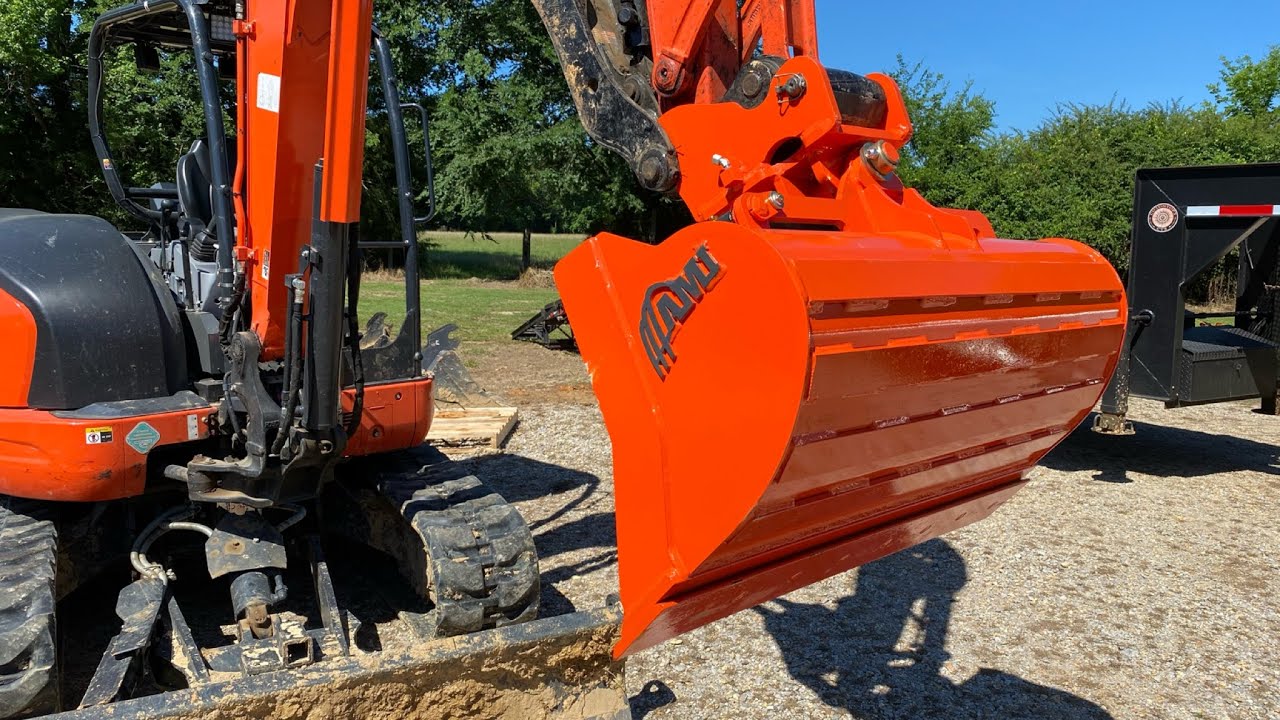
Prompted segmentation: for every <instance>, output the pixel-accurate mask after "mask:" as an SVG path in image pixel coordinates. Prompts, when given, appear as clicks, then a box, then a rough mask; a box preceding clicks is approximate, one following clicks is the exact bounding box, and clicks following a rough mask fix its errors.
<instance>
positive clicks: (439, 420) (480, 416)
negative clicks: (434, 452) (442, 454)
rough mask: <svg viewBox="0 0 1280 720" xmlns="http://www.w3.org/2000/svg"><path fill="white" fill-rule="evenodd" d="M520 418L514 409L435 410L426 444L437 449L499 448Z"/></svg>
mask: <svg viewBox="0 0 1280 720" xmlns="http://www.w3.org/2000/svg"><path fill="white" fill-rule="evenodd" d="M519 414H520V413H519V411H518V410H517V409H516V408H513V407H477V408H448V409H437V410H436V416H435V419H434V420H432V421H431V431H430V432H428V433H427V442H428V443H430V444H432V445H436V446H438V447H491V448H495V449H496V448H500V447H502V445H503V444H504V443H506V441H507V437H508V436H510V435H511V431H512V430H514V429H515V427H516V420H517V419H518V418H519Z"/></svg>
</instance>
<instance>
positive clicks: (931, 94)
mask: <svg viewBox="0 0 1280 720" xmlns="http://www.w3.org/2000/svg"><path fill="white" fill-rule="evenodd" d="M891 75H892V77H893V78H894V80H896V81H897V82H898V85H899V87H900V88H901V89H902V93H903V99H904V100H905V101H906V103H907V111H908V113H909V114H910V116H911V121H912V124H913V125H914V127H915V134H914V135H913V137H912V140H911V142H910V144H908V145H907V147H906V148H904V149H903V153H902V156H903V157H902V164H901V167H900V173H901V175H902V177H903V179H904V180H905V181H906V182H907V184H908V185H911V186H912V187H914V188H916V189H917V190H919V191H920V192H921V193H922V194H923V195H924V196H925V197H926V198H928V199H929V200H930V201H931V202H933V203H935V204H937V205H941V206H944V207H966V206H971V205H973V204H974V203H975V202H977V201H978V198H977V197H976V196H975V195H974V193H975V192H976V191H977V189H978V185H977V184H976V183H975V178H977V177H978V176H980V175H981V174H982V173H983V172H984V166H985V164H986V163H987V162H988V160H989V158H988V149H987V147H988V145H989V144H990V142H991V141H992V140H993V137H994V130H995V104H994V103H993V102H991V101H990V100H988V99H987V98H985V97H983V96H982V95H981V94H980V93H977V92H974V90H973V87H972V85H965V86H964V87H962V88H960V89H959V90H954V89H953V88H952V87H951V85H950V83H949V82H947V80H946V79H945V78H944V77H943V76H942V75H941V74H938V73H936V72H933V71H931V70H929V69H928V68H926V67H925V66H924V65H923V64H922V63H916V64H914V65H910V64H908V63H907V62H906V61H905V60H904V59H903V58H902V56H898V66H897V68H896V69H895V70H894V71H893V72H892V73H891Z"/></svg>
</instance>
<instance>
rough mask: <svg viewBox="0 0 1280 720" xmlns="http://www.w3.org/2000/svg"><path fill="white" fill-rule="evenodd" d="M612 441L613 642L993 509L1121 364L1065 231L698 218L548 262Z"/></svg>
mask: <svg viewBox="0 0 1280 720" xmlns="http://www.w3.org/2000/svg"><path fill="white" fill-rule="evenodd" d="M556 280H557V283H558V286H559V288H560V290H561V292H562V293H563V296H564V302H565V307H566V309H567V311H568V314H569V317H570V319H571V321H572V323H573V326H574V328H575V334H576V335H577V337H578V341H579V345H580V347H581V351H582V355H583V357H584V359H585V360H586V362H587V364H588V366H589V368H590V372H591V377H592V382H593V383H594V386H595V390H596V394H597V396H598V397H599V399H600V406H601V409H602V412H603V414H604V418H605V421H606V423H607V425H608V429H609V433H610V436H611V438H612V441H613V453H614V468H615V473H614V484H615V495H616V506H617V529H618V563H619V575H620V583H621V597H622V606H623V609H624V619H623V625H622V635H621V640H620V642H619V644H618V645H617V647H616V649H615V654H617V655H618V656H622V655H625V654H627V653H630V652H633V651H635V650H639V649H643V648H646V647H649V646H651V645H654V644H656V643H659V642H662V641H664V640H666V639H668V638H671V637H673V636H675V635H678V634H680V633H683V632H687V631H689V630H692V629H694V628H696V627H699V626H701V625H704V624H706V623H708V622H711V621H713V620H717V619H719V618H722V617H725V616H727V615H729V614H731V613H734V612H737V611H739V610H742V609H745V608H749V607H751V606H754V605H756V604H758V603H760V602H763V601H766V600H769V599H772V598H775V597H778V596H780V595H782V594H784V593H787V592H789V591H791V590H794V589H796V588H799V587H803V586H805V585H808V584H810V583H813V582H816V581H818V580H821V579H823V578H826V577H829V576H831V575H834V574H836V573H839V572H842V571H844V570H848V569H850V568H852V567H855V566H857V565H860V564H863V563H866V562H870V561H872V560H875V559H877V558H880V557H883V556H886V555H888V554H891V553H893V552H896V551H898V550H901V549H903V548H906V547H909V546H911V545H914V544H916V543H919V542H922V541H924V540H926V539H929V538H932V537H935V536H937V535H939V534H942V533H945V532H947V531H949V530H952V529H954V528H957V527H959V526H961V525H964V524H967V523H970V522H973V521H975V520H980V519H982V518H983V517H985V516H986V515H988V514H989V513H991V512H992V510H994V509H995V508H996V507H997V506H998V505H999V504H1000V503H1002V502H1003V501H1005V500H1006V499H1008V498H1009V497H1010V496H1011V495H1012V494H1013V492H1014V491H1016V490H1017V489H1018V488H1019V487H1020V486H1021V485H1022V484H1023V482H1024V477H1025V475H1026V473H1027V471H1028V470H1029V469H1031V467H1032V466H1033V465H1035V463H1036V462H1037V461H1038V460H1039V459H1040V458H1041V457H1043V456H1044V454H1045V453H1046V452H1048V451H1049V449H1050V448H1052V447H1053V446H1054V445H1055V444H1056V443H1057V442H1058V441H1060V440H1061V439H1062V438H1063V437H1064V436H1065V434H1066V433H1067V432H1069V431H1070V430H1072V429H1073V428H1074V427H1075V426H1076V425H1077V424H1079V423H1080V422H1081V420H1082V419H1083V418H1084V416H1085V415H1086V414H1087V413H1088V412H1089V410H1090V408H1092V407H1093V405H1094V403H1095V402H1096V401H1097V400H1098V397H1099V395H1100V393H1101V392H1102V389H1103V386H1104V383H1105V381H1106V380H1107V379H1108V378H1109V377H1110V373H1111V371H1112V370H1113V368H1114V365H1115V362H1116V358H1117V352H1118V349H1119V347H1120V344H1121V339H1122V337H1123V334H1124V327H1125V322H1126V315H1125V300H1124V296H1123V290H1122V289H1121V285H1120V281H1119V280H1118V278H1117V277H1116V274H1115V272H1114V271H1113V270H1112V268H1111V267H1110V265H1108V264H1107V263H1106V261H1105V260H1103V259H1102V258H1101V257H1100V256H1099V255H1098V254H1097V253H1095V252H1093V251H1092V250H1090V249H1088V248H1087V247H1085V246H1083V245H1080V244H1078V243H1075V242H1071V241H1066V240H1054V241H1044V242H1024V241H1012V240H997V239H982V240H971V241H969V242H967V243H966V242H954V243H950V244H949V246H948V245H944V244H941V243H939V242H938V241H937V240H936V239H933V240H930V239H928V238H926V237H924V236H923V235H915V236H912V235H910V234H906V233H904V234H899V235H894V234H859V233H851V232H844V233H834V232H821V231H812V230H760V229H753V228H747V227H743V226H740V225H736V224H730V223H722V222H721V223H702V224H698V225H695V226H693V227H690V228H687V229H685V230H683V231H682V232H680V233H678V234H677V235H675V236H674V237H672V238H671V239H669V240H667V241H666V242H665V243H663V244H662V245H660V246H649V245H645V244H642V243H639V242H635V241H631V240H627V239H624V238H620V237H616V236H611V235H602V236H599V237H596V238H593V239H591V240H589V241H588V242H586V243H584V244H583V245H582V246H580V247H579V248H578V249H576V250H575V251H574V252H573V253H571V254H570V255H569V256H568V257H566V258H565V259H564V260H563V261H562V262H561V264H560V266H559V267H558V268H557V270H556Z"/></svg>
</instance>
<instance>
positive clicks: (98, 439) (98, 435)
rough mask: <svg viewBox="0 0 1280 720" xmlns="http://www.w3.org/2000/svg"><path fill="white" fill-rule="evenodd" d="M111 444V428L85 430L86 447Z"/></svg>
mask: <svg viewBox="0 0 1280 720" xmlns="http://www.w3.org/2000/svg"><path fill="white" fill-rule="evenodd" d="M109 442H111V428H110V427H91V428H85V429H84V444H85V445H101V444H102V443H109Z"/></svg>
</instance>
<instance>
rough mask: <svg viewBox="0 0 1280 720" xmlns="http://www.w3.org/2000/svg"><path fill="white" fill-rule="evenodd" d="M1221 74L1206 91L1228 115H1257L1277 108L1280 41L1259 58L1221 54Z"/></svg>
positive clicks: (1279, 79)
mask: <svg viewBox="0 0 1280 720" xmlns="http://www.w3.org/2000/svg"><path fill="white" fill-rule="evenodd" d="M1221 78H1222V80H1221V82H1218V83H1214V84H1212V85H1210V86H1209V92H1210V93H1211V94H1212V95H1213V98H1214V100H1215V101H1217V103H1218V105H1219V106H1221V107H1222V109H1223V110H1224V111H1225V112H1226V114H1227V115H1228V116H1237V115H1247V116H1250V117H1259V116H1262V115H1265V114H1267V113H1270V112H1273V111H1275V110H1278V109H1280V45H1273V46H1272V47H1271V50H1270V51H1268V52H1267V54H1266V56H1265V57H1263V58H1262V59H1261V60H1254V59H1253V58H1251V57H1249V56H1248V55H1245V56H1243V57H1240V58H1237V59H1235V60H1229V59H1227V58H1225V57H1224V58H1222V70H1221Z"/></svg>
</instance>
